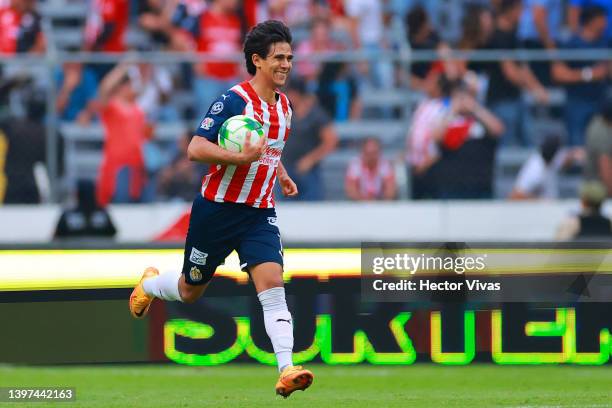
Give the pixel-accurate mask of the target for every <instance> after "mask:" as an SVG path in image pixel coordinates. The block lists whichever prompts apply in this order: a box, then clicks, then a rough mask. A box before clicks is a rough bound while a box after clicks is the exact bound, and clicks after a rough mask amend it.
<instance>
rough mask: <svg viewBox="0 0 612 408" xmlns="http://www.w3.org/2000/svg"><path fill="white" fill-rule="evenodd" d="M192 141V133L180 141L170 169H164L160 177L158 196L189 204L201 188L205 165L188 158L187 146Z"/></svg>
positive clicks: (185, 135)
mask: <svg viewBox="0 0 612 408" xmlns="http://www.w3.org/2000/svg"><path fill="white" fill-rule="evenodd" d="M190 141H191V133H185V134H184V135H183V137H181V138H180V139H179V141H178V149H177V152H176V154H175V156H174V159H173V160H172V162H171V163H170V165H169V166H168V167H166V168H165V169H163V170H162V171H161V172H160V174H159V177H158V184H157V185H158V194H159V196H160V197H161V198H163V199H167V200H171V201H173V200H180V201H185V202H189V201H192V200H193V197H194V196H195V194H196V193H197V191H198V190H199V187H200V186H201V181H202V180H201V175H202V174H203V173H204V169H203V168H202V167H203V165H201V164H199V163H196V162H193V161H190V160H189V159H188V158H187V146H189V142H190Z"/></svg>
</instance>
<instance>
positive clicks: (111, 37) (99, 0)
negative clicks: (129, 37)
mask: <svg viewBox="0 0 612 408" xmlns="http://www.w3.org/2000/svg"><path fill="white" fill-rule="evenodd" d="M128 19H129V0H93V2H92V7H91V9H90V10H89V13H88V15H87V21H86V23H85V49H86V50H87V51H105V52H122V51H125V48H126V47H125V33H126V31H127V28H128Z"/></svg>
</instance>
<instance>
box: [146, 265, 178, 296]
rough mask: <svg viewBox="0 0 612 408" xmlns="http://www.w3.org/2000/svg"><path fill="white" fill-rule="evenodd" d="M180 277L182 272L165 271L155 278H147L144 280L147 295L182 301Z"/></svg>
mask: <svg viewBox="0 0 612 408" xmlns="http://www.w3.org/2000/svg"><path fill="white" fill-rule="evenodd" d="M180 277H181V273H176V272H164V273H161V274H159V275H158V276H155V277H153V278H149V279H145V280H144V282H142V288H143V289H144V291H145V293H146V294H147V295H150V296H155V297H156V298H160V299H164V300H178V301H180V302H182V299H181V294H180V292H179V287H178V283H179V279H180Z"/></svg>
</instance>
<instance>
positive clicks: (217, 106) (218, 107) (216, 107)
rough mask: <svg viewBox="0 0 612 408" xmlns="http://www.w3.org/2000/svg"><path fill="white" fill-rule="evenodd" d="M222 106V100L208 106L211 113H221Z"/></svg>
mask: <svg viewBox="0 0 612 408" xmlns="http://www.w3.org/2000/svg"><path fill="white" fill-rule="evenodd" d="M224 107H225V106H224V105H223V102H215V103H214V104H213V106H212V107H211V108H210V113H211V114H213V115H216V114H218V113H221V111H222V110H223V108H224Z"/></svg>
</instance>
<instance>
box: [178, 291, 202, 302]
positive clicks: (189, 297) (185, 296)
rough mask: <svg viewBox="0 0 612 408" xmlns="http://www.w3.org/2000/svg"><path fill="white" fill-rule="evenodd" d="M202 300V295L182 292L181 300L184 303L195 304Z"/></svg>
mask: <svg viewBox="0 0 612 408" xmlns="http://www.w3.org/2000/svg"><path fill="white" fill-rule="evenodd" d="M199 298H200V295H199V294H197V293H194V292H181V300H182V301H183V303H195V301H196V300H198V299H199Z"/></svg>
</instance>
